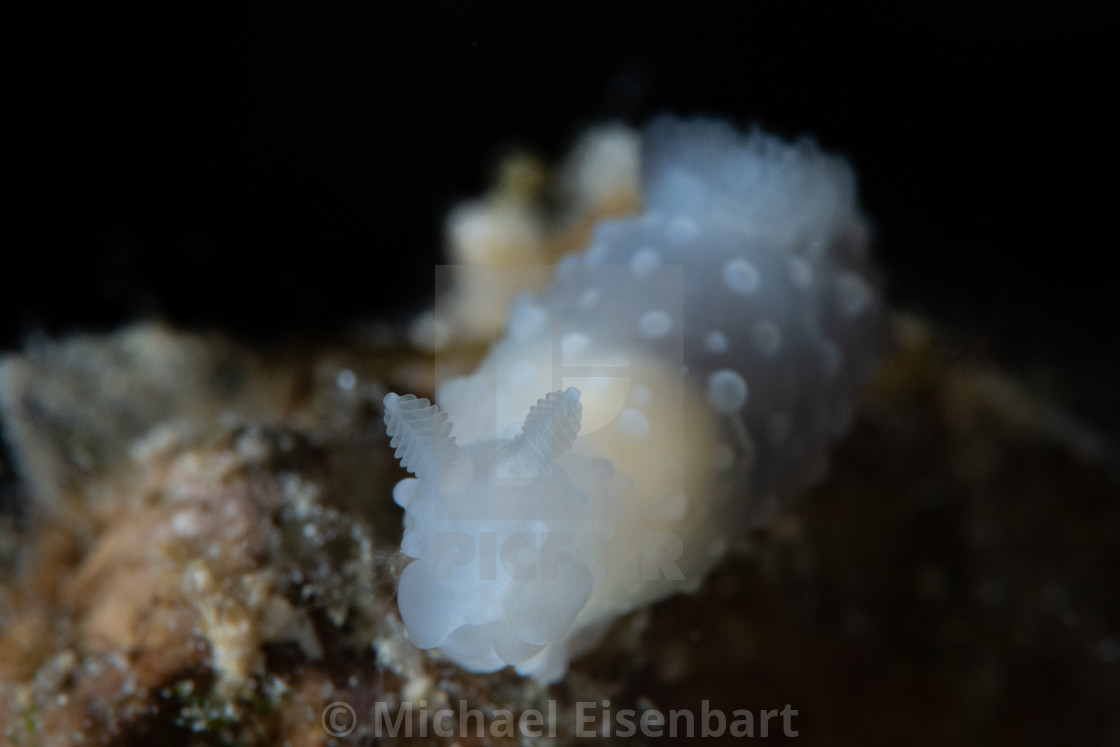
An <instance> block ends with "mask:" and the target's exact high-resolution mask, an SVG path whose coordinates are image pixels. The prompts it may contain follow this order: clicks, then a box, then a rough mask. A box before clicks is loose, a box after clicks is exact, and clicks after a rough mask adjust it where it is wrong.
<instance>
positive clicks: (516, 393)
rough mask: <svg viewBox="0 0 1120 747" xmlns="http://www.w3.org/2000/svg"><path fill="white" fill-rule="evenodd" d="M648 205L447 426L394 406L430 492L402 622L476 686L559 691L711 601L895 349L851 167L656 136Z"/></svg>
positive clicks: (721, 131)
mask: <svg viewBox="0 0 1120 747" xmlns="http://www.w3.org/2000/svg"><path fill="white" fill-rule="evenodd" d="M642 188H643V193H644V197H645V212H644V213H643V214H642V215H640V216H636V217H634V218H631V219H627V220H621V221H614V222H609V223H604V224H600V226H599V227H598V228H597V229H596V231H595V232H594V234H593V235H592V237H591V240H590V243H589V247H588V250H587V251H586V252H585V253H584V254H582V255H579V256H577V257H575V258H573V259H571V260H568V261H565V262H564V263H563V264H562V265H561V266H560V268H559V270H558V272H557V275H556V279H555V281H554V282H553V284H552V285H551V286H550V287H549V288H547V289H546V290H544V291H543V292H541V293H539V294H538V295H536V296H535V297H528V298H523V299H520V300H519V301H517V302H515V303H514V308H513V310H512V312H511V314H510V317H509V320H508V322H507V325H506V333H505V335H504V336H503V337H502V339H500V340H499V341H498V342H497V344H495V345H494V347H493V348H492V349H491V351H490V353H489V354H488V355H487V357H486V358H485V359H484V360H483V362H482V363H481V365H480V366H479V368H478V370H477V371H476V372H475V373H474V374H473V375H471V376H469V377H465V378H460V379H454V380H451V381H448V382H446V383H445V384H444V385H443V386H442V387H441V388H440V390H439V392H438V393H437V399H438V400H439V402H440V405H441V407H440V408H436V407H434V406H432V405H429V403H428V402H427V401H426V400H417V399H415V398H413V397H412V395H407V396H405V397H398V396H397V395H395V394H390V395H388V396H387V397H386V400H385V410H386V416H385V417H386V424H387V427H388V431H389V434H390V436H391V437H392V445H393V446H394V447H395V448H396V449H397V456H398V458H400V459H401V463H402V465H403V466H405V467H406V468H407V469H409V470H410V471H412V472H413V474H415V475H416V478H414V479H409V480H404V481H402V482H401V483H400V484H399V485H398V486H397V488H396V490H395V491H394V499H395V500H396V502H397V503H398V504H400V505H401V506H402V507H403V508H404V509H405V534H404V538H403V540H402V545H401V547H402V550H403V551H404V552H405V553H406V554H408V555H410V556H412V557H414V558H416V560H415V561H414V562H412V563H411V564H409V565H408V566H407V567H406V568H405V569H404V571H403V573H402V575H401V580H400V590H399V604H400V610H401V616H402V618H403V620H404V622H405V625H406V626H407V628H408V631H409V634H410V636H411V638H412V640H413V642H414V643H416V645H418V646H420V647H422V648H433V647H439V648H440V649H441V650H442V651H443V652H444V654H445V655H447V656H448V657H449V658H450V659H451V660H452V661H454V662H456V663H457V664H459V665H460V666H463V667H465V668H467V669H469V670H472V671H479V672H486V671H493V670H496V669H499V668H501V667H504V666H506V665H513V666H515V667H516V668H517V670H518V671H519V672H521V673H523V674H527V675H531V676H533V677H535V678H536V679H538V680H540V681H541V682H552V681H555V680H557V679H559V678H560V677H562V676H563V674H564V672H565V671H566V669H567V665H568V661H569V659H570V658H571V657H572V656H574V655H576V654H578V653H580V652H581V651H584V650H586V649H587V648H588V647H590V646H592V645H594V643H595V642H596V641H597V640H598V638H599V637H600V636H601V635H602V633H603V631H605V629H606V628H607V626H608V625H609V624H610V622H611V621H612V620H613V619H615V618H616V617H618V616H619V615H621V614H624V613H626V612H628V611H631V610H633V609H636V608H637V607H640V606H642V605H646V604H649V603H651V602H653V601H656V600H657V599H660V598H663V597H665V596H667V595H669V594H672V593H675V592H679V591H690V590H694V589H696V588H697V587H698V586H699V585H700V583H701V582H702V580H703V578H704V576H705V574H706V573H707V572H708V570H709V569H710V568H711V566H712V565H713V564H714V563H715V562H717V561H718V560H719V558H720V556H721V554H722V552H723V550H724V549H725V548H726V547H728V546H729V545H730V544H731V543H732V541H733V540H734V538H735V535H736V534H737V533H739V532H742V531H743V530H744V529H746V528H748V527H749V526H751V525H753V524H759V523H762V522H765V521H767V520H768V519H769V517H770V515H771V514H772V512H773V511H774V509H775V506H776V500H775V499H777V501H778V503H779V504H780V501H781V500H782V499H784V498H787V497H788V496H790V495H791V494H792V493H793V492H794V491H795V490H796V489H797V488H798V487H799V486H801V485H802V484H803V483H805V482H806V481H807V480H809V479H811V478H812V477H813V476H814V474H816V471H817V470H818V469H819V465H821V464H822V463H823V462H824V459H825V455H826V449H827V446H828V443H829V441H830V440H831V439H832V438H834V437H836V436H837V435H839V434H840V433H842V432H843V430H844V429H846V427H847V425H848V423H849V421H850V419H851V412H852V400H853V399H854V397H855V396H856V395H857V393H858V391H859V388H860V387H861V385H862V384H863V383H864V381H865V380H866V378H867V377H868V376H869V374H870V372H871V371H872V370H873V367H874V365H875V362H876V360H877V357H878V354H879V353H880V351H881V349H882V347H883V342H884V325H883V311H884V307H883V301H882V298H881V296H880V295H879V292H878V290H877V288H876V284H875V282H874V280H873V278H872V277H871V274H870V270H869V266H868V263H867V259H866V244H867V240H868V239H867V236H868V232H867V230H866V227H865V225H864V222H863V220H862V218H861V216H860V214H859V212H858V208H857V205H856V197H855V180H854V177H853V175H852V172H851V170H850V168H849V167H848V166H847V164H846V163H844V162H843V161H842V160H840V159H838V158H835V157H832V156H828V155H826V154H824V153H822V152H821V151H820V150H819V149H818V148H817V147H816V145H815V144H814V143H812V142H811V141H808V140H802V141H799V142H797V143H793V144H789V143H786V142H783V141H781V140H779V139H778V138H775V137H772V136H769V135H765V134H762V133H759V132H753V133H750V134H742V133H739V132H737V131H736V130H735V129H734V128H732V127H731V126H729V125H726V124H723V123H720V122H714V121H691V122H682V121H678V120H672V119H661V120H657V121H655V122H654V123H653V124H651V125H650V126H649V127H648V128H647V129H646V131H645V133H644V138H643V145H642ZM452 424H453V425H452ZM452 433H453V434H454V436H453V435H452Z"/></svg>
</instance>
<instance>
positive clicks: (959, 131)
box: [0, 2, 1120, 432]
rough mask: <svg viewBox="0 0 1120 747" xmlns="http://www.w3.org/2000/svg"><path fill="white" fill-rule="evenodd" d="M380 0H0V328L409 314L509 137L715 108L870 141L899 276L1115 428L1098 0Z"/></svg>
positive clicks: (322, 320) (1015, 363) (241, 327)
mask: <svg viewBox="0 0 1120 747" xmlns="http://www.w3.org/2000/svg"><path fill="white" fill-rule="evenodd" d="M386 7H389V8H390V9H389V10H385V9H382V8H376V7H373V6H372V4H366V5H365V7H364V8H363V9H357V8H346V9H338V8H332V7H326V6H323V7H320V6H312V7H307V8H304V9H302V10H298V11H292V10H285V9H280V8H278V7H276V6H275V5H272V4H264V3H260V4H257V5H252V6H241V5H237V6H227V7H226V8H224V9H222V10H220V11H216V12H215V11H203V10H200V9H198V7H197V6H196V5H194V4H187V3H179V4H166V3H148V4H143V5H141V4H114V3H98V4H92V3H76V2H75V3H67V4H58V3H40V4H34V5H32V4H27V7H23V8H19V7H13V6H12V5H11V4H6V5H5V6H4V8H3V10H2V11H0V14H2V17H0V21H2V26H3V29H4V30H3V33H4V36H5V37H6V38H5V39H3V46H2V49H3V52H2V54H3V71H4V75H5V76H6V77H7V78H8V80H7V81H6V82H5V83H4V87H3V94H2V95H3V100H4V110H5V112H6V114H5V115H4V121H5V129H6V130H7V134H6V135H5V136H4V141H3V142H4V156H3V159H4V163H3V168H2V174H3V177H2V178H3V183H4V185H5V187H6V190H5V192H6V193H7V196H6V197H4V198H3V205H4V209H3V220H4V231H3V234H0V236H2V237H3V238H2V240H3V247H2V250H0V251H2V260H0V283H2V290H0V296H2V300H0V308H2V317H0V322H2V324H0V349H5V350H10V349H15V348H18V347H19V346H20V345H21V344H22V343H23V341H24V340H25V339H26V338H27V336H28V335H30V334H34V333H38V332H45V333H47V334H50V335H58V334H65V333H70V332H74V331H79V330H104V329H112V328H115V327H118V326H120V325H121V324H122V323H124V322H126V321H127V320H131V319H136V318H148V317H161V318H164V319H167V320H169V321H171V322H172V323H174V324H177V325H182V326H189V327H195V328H212V327H217V328H221V329H224V330H227V331H229V332H231V333H233V334H236V335H238V336H241V337H243V338H247V339H251V340H279V339H284V338H286V337H287V336H289V335H291V334H292V333H299V334H310V335H333V334H337V333H338V332H340V331H341V330H343V329H344V328H345V327H346V326H347V324H348V323H349V322H351V321H353V320H355V319H368V318H378V317H389V318H398V319H400V318H404V317H405V315H406V314H405V311H406V310H407V309H409V308H411V309H416V308H418V307H420V306H423V305H425V304H426V303H428V302H429V301H430V297H431V292H432V290H431V286H432V271H431V265H432V264H433V263H434V262H436V261H438V257H439V250H440V225H441V217H442V215H443V214H444V212H445V211H446V209H447V208H448V207H449V206H450V205H451V204H453V203H454V202H455V201H456V200H458V199H462V198H464V197H468V196H472V195H476V194H478V193H479V192H480V191H481V190H482V189H483V187H484V185H485V183H486V181H487V178H488V174H489V169H491V168H492V166H493V163H494V160H495V158H496V157H498V156H499V155H500V154H501V153H502V152H503V149H505V148H508V147H510V146H511V145H518V144H520V145H527V146H531V147H533V148H535V149H536V150H537V151H538V152H539V153H541V154H542V155H545V156H548V157H556V156H559V155H561V154H562V153H563V152H564V150H565V147H566V146H567V145H568V144H569V143H570V142H571V140H572V139H573V138H574V137H575V136H576V135H577V134H578V133H579V132H580V131H581V130H582V129H583V128H584V127H585V126H586V125H587V124H589V123H591V122H594V121H597V120H602V119H605V118H611V117H621V118H624V119H626V120H628V121H630V122H632V123H634V124H639V123H641V122H643V121H645V120H646V119H648V118H649V117H650V116H651V115H653V114H656V113H659V112H662V111H672V112H677V113H683V114H689V113H707V114H716V115H720V116H727V117H731V118H733V119H735V120H736V121H738V122H740V123H741V124H744V125H747V124H752V123H761V124H762V125H764V126H766V127H768V128H770V129H773V130H777V131H778V132H781V133H784V134H789V135H794V134H799V133H812V134H815V135H816V136H817V137H818V138H819V139H820V140H821V141H822V142H823V143H824V145H825V146H826V147H827V148H829V149H832V150H837V151H840V152H842V153H845V154H846V155H848V156H849V157H850V158H851V159H852V160H853V161H854V162H855V164H856V167H857V169H858V171H859V173H860V176H861V184H862V191H863V196H864V201H865V204H866V207H867V210H868V212H869V213H870V215H871V216H872V218H873V219H874V221H875V223H876V225H877V231H878V244H877V249H876V251H877V253H878V256H879V257H880V258H881V262H882V264H883V265H884V267H885V269H886V273H887V278H888V281H889V292H890V295H891V299H892V302H893V303H894V304H895V305H896V306H897V307H900V308H906V309H912V310H917V311H920V312H922V313H924V314H926V315H927V316H929V317H932V318H933V319H935V320H937V321H938V322H940V323H941V324H942V325H944V327H945V328H946V329H947V330H949V332H950V334H951V335H952V339H953V340H954V344H955V345H956V346H957V348H956V350H957V352H959V353H960V354H961V355H967V356H977V357H979V358H981V359H989V360H991V361H993V362H995V363H997V364H999V365H1002V366H1007V367H1008V368H1010V369H1012V370H1014V371H1015V372H1016V374H1017V375H1020V376H1022V377H1024V378H1026V379H1027V380H1028V381H1029V382H1031V383H1032V384H1034V385H1037V386H1038V387H1039V388H1041V389H1043V390H1045V391H1046V393H1047V394H1049V395H1052V396H1055V397H1057V398H1058V399H1059V400H1062V401H1065V402H1067V403H1070V404H1071V405H1072V406H1073V407H1074V408H1075V409H1076V410H1077V411H1078V412H1080V413H1081V415H1082V416H1083V417H1084V418H1086V419H1087V420H1089V421H1090V422H1093V423H1096V424H1097V425H1099V426H1102V427H1104V428H1106V429H1116V430H1117V431H1118V432H1120V428H1116V426H1117V423H1118V422H1120V403H1118V398H1117V394H1116V391H1115V387H1114V386H1113V380H1114V378H1115V374H1114V355H1113V348H1114V345H1115V341H1116V333H1115V331H1114V324H1115V321H1116V318H1117V315H1116V314H1115V312H1114V300H1113V298H1112V294H1113V291H1114V289H1115V287H1116V281H1115V275H1114V272H1113V270H1112V258H1113V255H1114V253H1115V252H1116V242H1115V239H1114V237H1113V234H1112V233H1111V232H1106V231H1104V230H1103V229H1102V228H1100V226H1101V224H1102V223H1103V219H1104V217H1105V216H1106V215H1108V213H1106V211H1109V210H1110V208H1111V207H1112V204H1111V203H1112V202H1113V200H1114V199H1115V192H1116V187H1115V178H1114V176H1113V174H1114V173H1115V172H1114V171H1113V166H1112V161H1113V158H1112V155H1111V151H1112V150H1113V149H1112V146H1111V142H1112V137H1113V128H1112V127H1111V125H1110V123H1109V122H1106V120H1105V116H1104V111H1105V108H1106V106H1107V105H1108V103H1110V102H1109V99H1112V98H1114V97H1115V78H1114V76H1113V75H1108V76H1107V78H1106V73H1105V70H1106V63H1107V64H1108V65H1109V66H1111V64H1112V63H1114V56H1115V55H1114V44H1113V42H1112V40H1111V39H1110V38H1107V37H1106V32H1107V30H1108V28H1109V25H1108V24H1106V23H1105V22H1104V20H1103V18H1102V17H1100V16H1099V15H1097V14H1095V13H1094V12H1091V11H1090V10H1088V9H1087V8H1083V7H1081V6H1077V5H1070V4H1045V5H1044V4H1035V5H1030V4H1027V5H1020V6H1016V7H1015V8H1008V9H1006V10H994V9H986V10H980V11H978V10H976V9H975V8H971V7H968V6H965V5H964V4H955V5H953V4H943V3H938V4H915V5H913V6H911V5H907V7H906V8H905V9H899V8H895V7H894V6H893V5H888V4H885V3H884V4H881V5H876V4H869V5H868V4H865V5H861V6H855V7H847V8H844V9H843V10H839V9H837V8H835V7H832V8H831V9H830V8H829V7H828V6H824V7H821V6H817V5H815V4H806V3H783V4H780V5H778V4H759V3H739V4H734V5H733V4H731V3H728V4H725V6H723V7H722V9H721V10H719V11H718V12H713V11H712V10H711V8H710V7H706V6H704V5H702V4H695V3H686V4H681V5H677V6H674V7H673V9H672V10H671V11H660V12H658V11H652V10H650V9H648V7H646V6H644V5H643V6H638V7H637V8H635V10H633V13H632V17H629V18H621V17H615V18H611V19H605V18H604V17H603V15H602V12H601V11H599V10H596V6H594V5H592V4H586V3H583V4H581V3H565V4H549V5H541V6H535V7H540V8H543V10H532V11H530V10H529V7H530V6H528V5H526V6H524V8H523V9H522V10H519V11H511V12H508V13H507V12H498V11H496V10H493V9H483V8H479V7H476V6H475V5H472V4H470V3H454V4H450V3H443V4H441V3H436V4H425V5H423V6H421V7H418V8H417V9H415V10H410V11H407V12H406V11H403V10H401V9H400V8H397V7H392V6H386ZM642 8H645V9H642ZM658 13H660V15H658Z"/></svg>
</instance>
